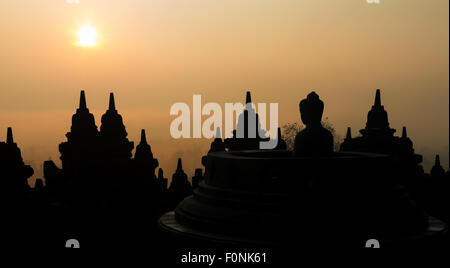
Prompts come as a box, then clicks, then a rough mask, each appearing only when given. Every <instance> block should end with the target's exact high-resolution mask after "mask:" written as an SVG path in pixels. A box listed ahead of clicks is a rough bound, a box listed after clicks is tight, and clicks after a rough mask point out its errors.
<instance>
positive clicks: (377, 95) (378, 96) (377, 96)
mask: <svg viewBox="0 0 450 268" xmlns="http://www.w3.org/2000/svg"><path fill="white" fill-rule="evenodd" d="M373 106H375V107H380V106H381V93H380V89H377V92H376V93H375V103H374V104H373Z"/></svg>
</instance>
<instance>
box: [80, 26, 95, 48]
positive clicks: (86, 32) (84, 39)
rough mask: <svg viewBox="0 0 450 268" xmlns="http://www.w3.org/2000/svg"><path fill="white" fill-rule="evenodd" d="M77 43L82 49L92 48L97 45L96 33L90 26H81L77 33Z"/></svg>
mask: <svg viewBox="0 0 450 268" xmlns="http://www.w3.org/2000/svg"><path fill="white" fill-rule="evenodd" d="M78 38H79V39H78V42H77V44H78V45H79V46H83V47H93V46H96V45H97V31H95V29H94V28H92V27H91V26H90V25H83V26H82V27H81V28H80V30H79V31H78Z"/></svg>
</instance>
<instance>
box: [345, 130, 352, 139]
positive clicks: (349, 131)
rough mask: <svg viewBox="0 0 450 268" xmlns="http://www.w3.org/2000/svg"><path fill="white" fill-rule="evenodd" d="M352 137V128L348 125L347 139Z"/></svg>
mask: <svg viewBox="0 0 450 268" xmlns="http://www.w3.org/2000/svg"><path fill="white" fill-rule="evenodd" d="M351 138H352V128H351V127H347V135H346V136H345V139H347V140H349V139H351Z"/></svg>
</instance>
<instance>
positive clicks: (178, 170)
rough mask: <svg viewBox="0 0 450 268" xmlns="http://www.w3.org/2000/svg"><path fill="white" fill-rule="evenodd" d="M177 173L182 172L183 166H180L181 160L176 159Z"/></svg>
mask: <svg viewBox="0 0 450 268" xmlns="http://www.w3.org/2000/svg"><path fill="white" fill-rule="evenodd" d="M177 172H183V165H182V164H181V158H178V163H177Z"/></svg>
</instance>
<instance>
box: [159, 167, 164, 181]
mask: <svg viewBox="0 0 450 268" xmlns="http://www.w3.org/2000/svg"><path fill="white" fill-rule="evenodd" d="M158 179H164V171H163V169H162V168H159V169H158Z"/></svg>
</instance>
